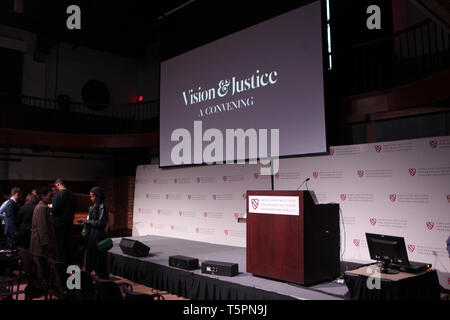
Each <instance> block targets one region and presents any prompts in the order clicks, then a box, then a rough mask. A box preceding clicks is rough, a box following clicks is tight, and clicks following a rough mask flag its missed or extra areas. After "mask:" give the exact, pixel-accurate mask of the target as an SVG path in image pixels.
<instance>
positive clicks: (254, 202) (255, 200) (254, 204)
mask: <svg viewBox="0 0 450 320" xmlns="http://www.w3.org/2000/svg"><path fill="white" fill-rule="evenodd" d="M251 202H252V207H253V209H255V210H256V209H257V208H258V205H259V199H252V200H251Z"/></svg>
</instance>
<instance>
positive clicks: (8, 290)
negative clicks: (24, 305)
mask: <svg viewBox="0 0 450 320" xmlns="http://www.w3.org/2000/svg"><path fill="white" fill-rule="evenodd" d="M0 284H4V286H1V287H0V300H3V299H12V298H13V297H14V296H16V300H19V294H22V293H24V292H25V291H23V290H17V291H13V290H14V283H13V281H12V280H0Z"/></svg>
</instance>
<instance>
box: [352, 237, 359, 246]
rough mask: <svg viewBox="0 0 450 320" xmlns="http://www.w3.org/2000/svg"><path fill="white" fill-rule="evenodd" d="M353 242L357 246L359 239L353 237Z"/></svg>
mask: <svg viewBox="0 0 450 320" xmlns="http://www.w3.org/2000/svg"><path fill="white" fill-rule="evenodd" d="M353 243H354V244H355V246H356V247H359V239H353Z"/></svg>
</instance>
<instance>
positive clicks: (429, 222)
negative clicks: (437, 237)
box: [427, 221, 434, 230]
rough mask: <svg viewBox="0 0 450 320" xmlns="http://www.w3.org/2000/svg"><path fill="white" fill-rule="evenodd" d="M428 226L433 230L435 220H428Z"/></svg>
mask: <svg viewBox="0 0 450 320" xmlns="http://www.w3.org/2000/svg"><path fill="white" fill-rule="evenodd" d="M427 228H428V230H433V228H434V222H433V221H427Z"/></svg>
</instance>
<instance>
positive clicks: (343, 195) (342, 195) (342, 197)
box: [341, 193, 347, 201]
mask: <svg viewBox="0 0 450 320" xmlns="http://www.w3.org/2000/svg"><path fill="white" fill-rule="evenodd" d="M345 199H347V195H346V194H345V193H342V194H341V200H342V201H345Z"/></svg>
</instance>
